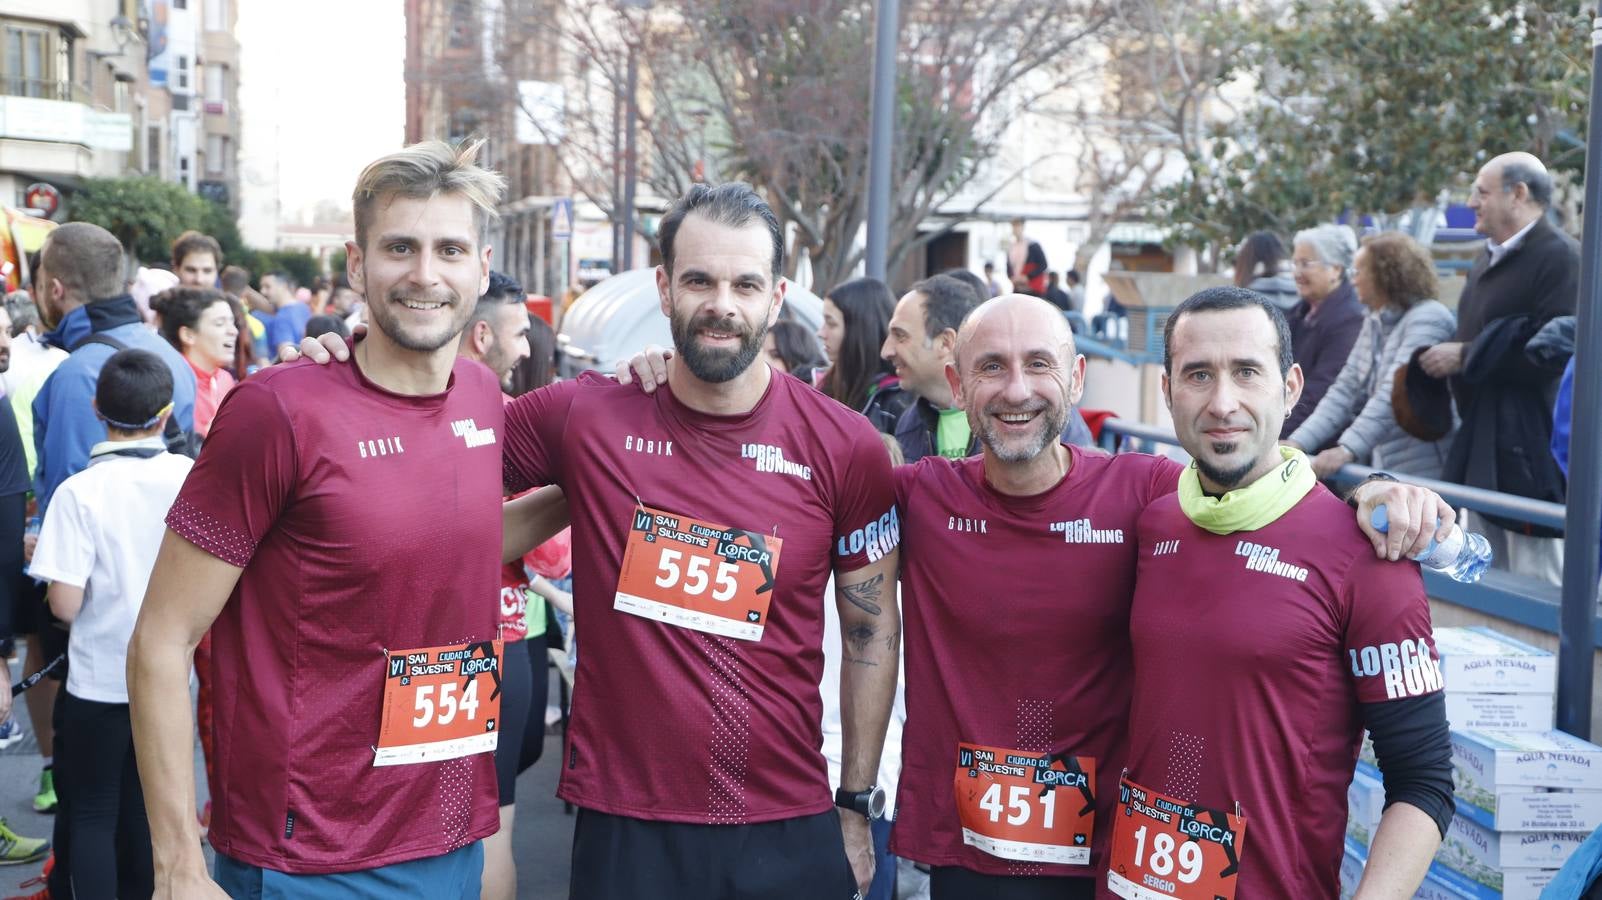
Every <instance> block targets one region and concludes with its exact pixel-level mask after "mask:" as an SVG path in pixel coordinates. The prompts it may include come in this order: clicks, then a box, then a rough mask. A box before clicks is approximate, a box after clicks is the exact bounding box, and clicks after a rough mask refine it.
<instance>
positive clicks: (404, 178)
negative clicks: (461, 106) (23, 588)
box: [128, 142, 504, 900]
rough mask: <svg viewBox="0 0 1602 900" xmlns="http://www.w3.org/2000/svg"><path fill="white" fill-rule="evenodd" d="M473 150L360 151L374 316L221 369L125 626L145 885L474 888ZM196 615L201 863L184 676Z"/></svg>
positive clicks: (482, 791)
mask: <svg viewBox="0 0 1602 900" xmlns="http://www.w3.org/2000/svg"><path fill="white" fill-rule="evenodd" d="M479 146H480V145H479V144H473V145H469V146H463V147H452V146H449V145H446V144H443V143H439V142H427V143H422V144H416V145H413V146H411V147H408V148H406V149H405V150H402V151H400V152H398V153H394V154H391V155H389V156H386V157H384V158H382V159H380V160H378V161H376V162H374V163H372V164H371V165H369V166H368V167H367V168H366V169H365V170H364V171H363V172H362V174H361V177H360V179H359V180H358V182H357V185H356V191H355V196H354V211H355V220H356V239H355V240H354V241H351V242H349V243H347V244H346V245H345V246H346V251H347V254H348V262H347V272H348V275H349V277H350V281H351V284H352V285H353V286H354V287H355V288H356V289H357V290H359V291H361V292H362V293H363V294H364V295H365V296H366V299H367V305H368V309H369V310H370V313H371V319H370V321H371V323H372V328H371V329H370V330H369V331H368V332H367V334H366V336H365V338H364V339H362V340H360V341H359V342H358V343H357V344H356V347H355V352H354V354H353V359H354V363H355V364H354V365H351V366H334V367H321V366H315V365H305V364H302V365H285V366H281V367H278V368H275V369H272V370H269V371H267V372H264V373H260V374H258V375H257V376H256V377H254V378H252V379H251V380H249V381H247V382H244V383H242V384H241V385H239V387H237V388H235V390H234V391H233V392H232V393H231V394H230V395H229V396H228V399H227V400H226V401H225V402H224V404H223V406H222V408H221V410H220V411H219V412H218V414H217V418H216V420H215V421H214V422H213V424H212V427H211V432H210V435H209V437H208V440H207V449H206V454H205V458H204V459H202V460H201V461H199V462H198V463H197V464H196V466H195V469H194V472H193V474H192V475H191V476H190V478H189V480H188V481H187V483H186V484H185V486H184V490H183V491H182V493H180V495H179V497H178V499H177V501H176V502H175V503H174V504H173V507H172V510H171V512H170V513H169V514H168V516H167V527H168V531H167V534H166V535H165V537H164V538H163V541H162V546H161V552H160V555H159V557H158V559H157V560H156V565H155V570H154V572H153V573H152V574H151V578H150V588H149V592H148V594H147V595H146V599H145V603H144V607H143V611H142V613H141V616H140V620H139V624H138V627H137V629H136V630H135V632H134V636H133V639H132V641H131V642H130V644H129V648H128V654H129V666H128V670H129V671H128V675H129V693H130V700H131V704H132V712H133V726H134V735H135V741H136V747H137V753H138V756H139V760H140V766H139V769H140V775H141V780H142V781H143V783H144V788H145V797H146V799H147V806H148V809H149V813H150V825H151V837H152V844H153V849H154V861H155V872H156V893H155V895H156V896H157V897H174V896H182V897H197V896H221V892H222V891H226V892H227V893H228V894H231V895H233V896H294V897H323V896H386V897H387V896H412V897H431V898H433V897H448V898H452V900H455V898H469V897H471V898H477V897H478V895H479V888H480V873H481V870H482V867H483V851H482V848H481V845H480V843H479V842H480V841H481V840H482V839H483V838H485V837H487V836H488V835H490V834H492V833H493V832H494V831H495V830H496V828H497V827H498V818H497V814H496V806H497V800H496V796H497V795H496V781H495V768H494V759H493V752H492V751H493V750H494V747H495V743H496V738H497V736H498V731H497V728H498V723H499V711H498V706H499V702H500V694H499V691H498V690H497V686H498V684H499V681H500V676H501V672H500V668H499V662H500V658H499V657H500V642H499V641H498V640H497V639H496V638H497V633H496V626H497V613H496V608H495V604H494V603H492V602H490V601H488V600H486V602H484V603H469V602H465V601H464V598H472V597H484V598H491V597H494V596H495V594H496V592H497V588H498V584H497V583H496V575H497V571H498V564H499V562H500V559H499V549H500V545H501V540H500V534H501V531H500V503H499V500H500V497H501V477H500V473H501V467H500V446H499V439H498V436H499V435H500V433H501V432H502V430H503V429H502V415H503V414H502V409H501V398H500V391H499V389H498V385H497V384H496V381H495V377H494V375H493V374H491V373H490V372H489V371H488V370H487V369H485V368H484V367H483V366H480V365H477V364H476V363H473V362H471V361H468V360H460V361H458V358H457V354H456V345H457V338H458V336H459V335H460V333H461V331H462V329H463V327H464V326H465V325H466V324H467V322H468V320H469V319H470V317H471V316H472V313H473V307H474V304H475V303H476V302H477V300H478V297H479V295H480V294H482V293H483V292H484V290H485V288H486V286H487V284H488V282H489V271H490V247H489V246H488V244H487V234H488V226H489V220H490V218H491V217H492V216H493V215H494V208H495V205H496V203H497V202H498V201H499V199H500V196H501V192H502V190H503V186H504V182H503V180H502V179H501V177H500V176H499V175H497V174H495V173H493V172H490V171H487V170H485V169H482V168H480V167H479V166H478V165H476V164H475V157H476V155H477V150H478V147H479ZM442 471H444V472H447V473H448V482H447V483H445V484H444V487H443V488H442V482H441V481H440V477H441V473H442ZM447 547H448V548H450V550H449V553H450V554H451V558H450V560H449V562H448V564H446V563H445V562H444V561H442V560H441V558H440V550H441V548H447ZM208 629H209V630H210V631H211V634H212V640H213V642H214V648H215V663H214V669H213V675H214V679H215V682H216V690H217V696H218V697H219V703H218V707H217V714H216V723H215V735H214V737H215V742H216V760H215V762H216V783H215V785H214V787H215V789H216V792H217V793H216V796H215V797H214V798H213V803H214V806H213V817H212V821H211V829H210V833H209V835H208V840H209V842H210V843H211V845H212V847H213V848H214V849H215V850H216V852H217V865H216V872H215V876H216V881H215V882H213V881H212V879H211V878H210V877H208V875H207V872H206V870H205V862H204V858H203V856H202V854H201V852H200V844H199V841H198V837H199V835H198V834H197V832H196V826H195V819H194V809H195V782H194V777H193V775H192V772H193V761H192V760H193V757H192V753H193V750H192V743H191V740H190V737H189V735H190V734H191V728H192V723H191V721H190V713H189V704H188V690H187V680H188V670H189V664H190V659H191V657H192V655H193V652H194V649H195V645H196V643H197V642H198V641H199V640H200V637H201V636H202V635H203V634H205V633H206V632H207V630H208ZM219 888H220V889H221V891H219Z"/></svg>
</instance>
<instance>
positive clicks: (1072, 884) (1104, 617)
mask: <svg viewBox="0 0 1602 900" xmlns="http://www.w3.org/2000/svg"><path fill="white" fill-rule="evenodd" d="M953 357H954V358H953V361H952V363H951V364H950V365H949V366H948V367H947V369H946V378H947V382H948V384H949V385H950V388H951V392H952V395H953V397H954V398H955V401H956V404H957V405H958V406H959V407H960V408H961V409H962V410H963V411H964V413H965V414H966V415H967V418H968V423H969V426H970V428H971V429H972V431H973V434H974V435H975V436H976V437H977V439H978V442H979V444H980V448H981V452H980V454H979V455H977V456H973V457H969V458H968V459H962V460H952V459H945V458H942V457H938V456H929V457H925V458H924V459H922V460H920V461H919V462H918V463H917V464H915V465H909V466H903V467H901V468H899V469H897V470H896V473H895V474H896V503H897V507H898V509H899V510H900V513H901V521H902V526H901V527H902V532H901V535H902V570H901V585H902V602H903V607H904V609H903V619H902V621H903V628H904V641H905V647H906V679H907V681H906V702H907V723H906V726H905V730H904V732H903V736H902V764H903V769H902V777H901V785H900V794H899V798H900V799H899V800H898V803H897V813H896V822H895V831H894V833H893V837H892V843H891V847H892V850H893V851H894V853H895V854H896V855H897V856H904V857H907V858H910V859H912V860H915V861H917V862H921V863H925V864H927V865H929V866H931V868H932V873H931V883H930V886H931V891H932V897H933V898H934V900H940V898H943V897H952V898H956V897H978V896H985V897H992V898H1030V900H1032V898H1047V897H1050V898H1063V897H1070V898H1072V897H1091V896H1094V894H1095V879H1096V878H1097V877H1098V876H1099V875H1100V873H1101V872H1103V871H1105V866H1106V859H1105V857H1106V851H1107V849H1108V848H1107V841H1108V837H1109V835H1110V833H1111V832H1110V826H1111V823H1112V813H1113V810H1114V807H1115V803H1116V801H1117V794H1118V792H1117V786H1118V778H1119V774H1120V772H1121V771H1122V767H1123V764H1124V760H1125V758H1126V755H1127V754H1126V738H1125V732H1126V728H1127V715H1128V708H1129V702H1130V684H1131V682H1132V679H1133V675H1132V670H1131V660H1132V654H1131V652H1130V643H1129V611H1130V603H1131V601H1132V599H1133V597H1134V586H1135V570H1136V565H1137V556H1138V553H1139V542H1138V541H1137V539H1136V535H1135V521H1136V519H1137V518H1138V517H1139V515H1140V513H1141V511H1142V510H1144V509H1145V508H1146V507H1147V505H1149V504H1150V503H1152V502H1153V501H1155V500H1157V499H1158V498H1161V497H1163V496H1165V495H1167V494H1170V493H1172V492H1173V491H1174V490H1175V489H1176V487H1177V485H1178V483H1179V476H1180V472H1181V471H1182V467H1181V466H1180V465H1179V464H1177V463H1175V462H1173V461H1171V460H1169V459H1166V458H1164V457H1159V456H1148V455H1145V454H1139V453H1125V454H1120V455H1118V456H1108V455H1106V454H1103V453H1099V452H1097V451H1094V450H1087V449H1084V448H1081V447H1076V446H1072V445H1070V444H1067V443H1065V442H1064V441H1063V440H1062V438H1061V435H1062V432H1063V422H1064V420H1065V419H1066V417H1067V416H1068V415H1070V413H1071V412H1072V408H1073V406H1072V405H1073V404H1074V403H1075V402H1076V401H1077V400H1078V399H1079V397H1080V394H1081V392H1082V391H1083V388H1084V374H1085V360H1084V357H1082V356H1080V355H1079V354H1078V353H1077V352H1076V350H1075V347H1074V340H1073V334H1072V333H1071V332H1070V330H1069V328H1068V325H1067V322H1066V321H1065V320H1064V319H1063V317H1062V315H1061V313H1060V312H1058V311H1057V310H1056V309H1054V308H1053V307H1052V306H1051V305H1050V304H1048V303H1046V302H1045V301H1043V300H1040V299H1038V298H1035V297H1031V296H1026V295H1022V294H1012V295H1007V296H1003V297H998V298H996V299H994V300H990V301H988V302H986V303H984V304H983V305H981V306H979V307H978V308H977V309H976V310H975V311H974V312H973V313H972V314H971V315H970V316H969V317H968V318H967V320H966V321H965V322H963V323H962V326H961V328H960V329H959V330H958V333H957V340H956V344H955V347H954V353H953ZM1362 491H1363V493H1364V494H1365V496H1366V495H1367V494H1369V493H1371V492H1372V493H1374V494H1375V495H1376V496H1378V495H1380V494H1382V493H1384V494H1385V495H1386V496H1388V497H1390V498H1391V500H1392V503H1393V504H1405V502H1408V501H1406V500H1404V498H1412V499H1417V498H1416V497H1414V496H1413V495H1414V489H1409V488H1401V487H1399V486H1395V485H1388V486H1382V485H1381V484H1374V485H1370V486H1367V487H1364V488H1362ZM1390 492H1394V493H1390ZM1418 497H1422V494H1421V493H1419V494H1418ZM1414 531H1415V534H1416V531H1417V529H1416V527H1415V528H1414ZM1380 546H1383V545H1377V548H1378V547H1380ZM1400 549H1401V545H1400V539H1399V543H1398V547H1397V548H1396V550H1395V551H1392V550H1390V549H1389V548H1386V550H1387V554H1386V555H1389V556H1390V557H1391V558H1395V557H1396V555H1397V553H1399V551H1400ZM976 559H982V560H985V564H984V565H982V566H976V565H973V564H972V560H976ZM998 576H999V577H998Z"/></svg>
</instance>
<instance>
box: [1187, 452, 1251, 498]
mask: <svg viewBox="0 0 1602 900" xmlns="http://www.w3.org/2000/svg"><path fill="white" fill-rule="evenodd" d="M1212 446H1213V452H1214V453H1217V454H1219V455H1221V456H1222V455H1225V454H1229V453H1233V452H1234V451H1235V448H1236V447H1238V446H1240V445H1239V444H1233V443H1231V444H1213V445H1212ZM1193 456H1194V458H1195V460H1196V471H1198V472H1200V473H1201V474H1202V477H1204V478H1206V479H1207V480H1208V481H1211V482H1212V483H1213V484H1216V485H1218V486H1219V487H1221V488H1223V489H1224V490H1226V491H1228V490H1234V489H1235V488H1236V487H1238V486H1239V485H1240V483H1241V480H1242V479H1244V478H1245V477H1246V476H1247V475H1250V474H1251V471H1252V469H1254V468H1256V466H1257V461H1256V460H1254V459H1248V460H1247V461H1245V462H1243V463H1239V464H1237V465H1234V466H1231V467H1229V468H1220V467H1219V466H1215V465H1213V464H1212V463H1210V462H1208V461H1207V460H1206V459H1204V458H1203V457H1201V456H1199V455H1194V454H1193Z"/></svg>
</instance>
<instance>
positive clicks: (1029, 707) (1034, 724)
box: [1007, 698, 1056, 876]
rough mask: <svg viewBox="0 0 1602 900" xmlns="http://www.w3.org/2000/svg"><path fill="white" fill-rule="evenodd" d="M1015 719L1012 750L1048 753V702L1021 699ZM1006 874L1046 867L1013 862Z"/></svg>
mask: <svg viewBox="0 0 1602 900" xmlns="http://www.w3.org/2000/svg"><path fill="white" fill-rule="evenodd" d="M1013 714H1014V716H1015V717H1016V721H1015V723H1014V724H1015V727H1016V728H1017V737H1016V739H1014V740H1013V747H1012V749H1014V750H1024V751H1027V752H1029V753H1050V752H1051V741H1052V733H1053V732H1054V731H1055V730H1056V728H1055V727H1054V723H1053V716H1052V708H1051V701H1050V700H1039V699H1033V698H1021V699H1019V700H1018V701H1017V706H1016V708H1015V709H1014V713H1013ZM1007 872H1008V873H1009V874H1012V875H1022V876H1030V875H1044V874H1046V867H1045V866H1043V865H1041V864H1039V863H1032V862H1023V861H1019V860H1013V861H1010V862H1008V864H1007Z"/></svg>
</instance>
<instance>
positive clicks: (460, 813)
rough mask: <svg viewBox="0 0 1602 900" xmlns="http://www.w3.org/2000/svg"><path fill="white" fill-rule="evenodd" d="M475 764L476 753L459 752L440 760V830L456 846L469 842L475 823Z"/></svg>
mask: <svg viewBox="0 0 1602 900" xmlns="http://www.w3.org/2000/svg"><path fill="white" fill-rule="evenodd" d="M473 768H474V757H471V756H459V757H457V758H456V759H447V760H445V761H444V762H442V763H440V764H439V803H438V804H436V805H435V808H436V809H438V810H439V827H440V833H441V834H443V835H444V836H445V840H446V842H447V846H449V847H450V848H451V849H452V850H456V849H459V848H461V847H465V846H467V844H468V840H467V835H468V833H469V831H471V830H472V826H473Z"/></svg>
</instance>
